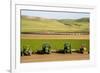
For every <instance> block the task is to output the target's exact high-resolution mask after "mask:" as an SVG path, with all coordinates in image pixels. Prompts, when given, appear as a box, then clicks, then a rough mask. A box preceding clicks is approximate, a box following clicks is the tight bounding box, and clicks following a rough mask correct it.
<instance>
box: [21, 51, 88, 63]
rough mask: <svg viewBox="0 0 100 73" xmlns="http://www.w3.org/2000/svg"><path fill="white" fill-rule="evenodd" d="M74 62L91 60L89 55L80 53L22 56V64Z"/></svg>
mask: <svg viewBox="0 0 100 73" xmlns="http://www.w3.org/2000/svg"><path fill="white" fill-rule="evenodd" d="M73 60H89V54H87V53H84V54H79V53H72V54H58V53H52V54H44V55H40V54H33V55H32V56H22V57H21V63H28V62H45V61H73Z"/></svg>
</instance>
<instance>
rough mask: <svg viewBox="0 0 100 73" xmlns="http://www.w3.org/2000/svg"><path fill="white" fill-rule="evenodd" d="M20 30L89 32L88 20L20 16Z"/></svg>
mask: <svg viewBox="0 0 100 73" xmlns="http://www.w3.org/2000/svg"><path fill="white" fill-rule="evenodd" d="M86 20H87V21H86ZM55 28H56V29H55ZM21 32H89V21H88V18H81V19H59V20H58V19H46V18H42V17H28V16H21Z"/></svg>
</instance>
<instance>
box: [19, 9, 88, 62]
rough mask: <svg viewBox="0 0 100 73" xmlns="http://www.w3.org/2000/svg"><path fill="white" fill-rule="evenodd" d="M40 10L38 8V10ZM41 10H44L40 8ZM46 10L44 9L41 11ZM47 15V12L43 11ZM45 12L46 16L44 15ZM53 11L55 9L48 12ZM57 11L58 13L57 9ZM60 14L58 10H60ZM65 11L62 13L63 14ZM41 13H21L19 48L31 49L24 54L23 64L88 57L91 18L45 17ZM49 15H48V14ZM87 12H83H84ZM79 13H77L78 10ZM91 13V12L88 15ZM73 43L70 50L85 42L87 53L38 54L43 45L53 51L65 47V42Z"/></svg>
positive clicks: (85, 58) (22, 57) (84, 58)
mask: <svg viewBox="0 0 100 73" xmlns="http://www.w3.org/2000/svg"><path fill="white" fill-rule="evenodd" d="M37 12H38V11H37ZM40 13H41V11H40ZM42 13H43V12H42ZM44 13H45V15H46V12H44ZM44 13H43V15H44ZM49 13H51V14H53V13H52V12H49ZM56 14H57V12H56ZM58 14H59V12H58ZM63 14H64V13H62V14H60V15H63ZM45 15H44V17H41V15H40V16H27V15H21V22H20V24H21V25H20V26H21V32H20V35H21V36H20V41H21V42H20V49H21V53H22V50H23V48H27V46H28V47H29V48H30V49H31V50H32V52H34V53H32V55H31V56H25V55H24V56H21V63H28V62H45V61H69V60H70V61H71V60H89V52H90V51H89V50H90V49H89V48H90V38H89V17H85V16H84V17H81V18H73V19H69V18H57V16H59V15H55V17H56V18H54V17H53V15H52V18H50V17H48V18H46V17H45ZM47 15H48V14H47ZM83 15H84V14H83ZM76 16H77V13H76ZM88 16H89V14H88ZM65 17H66V16H65ZM66 42H68V43H70V44H71V49H72V50H73V49H74V50H79V49H80V47H81V46H82V45H83V44H84V46H85V47H86V51H85V52H86V53H85V54H81V53H79V52H76V51H75V52H72V53H70V54H69V53H67V54H64V52H63V53H58V52H53V53H49V54H47V53H46V54H38V53H37V51H38V50H42V45H43V44H44V43H48V44H49V45H50V46H51V48H50V49H51V50H56V51H58V50H64V44H65V43H66Z"/></svg>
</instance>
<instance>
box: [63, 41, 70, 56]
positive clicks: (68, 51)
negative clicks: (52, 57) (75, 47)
mask: <svg viewBox="0 0 100 73" xmlns="http://www.w3.org/2000/svg"><path fill="white" fill-rule="evenodd" d="M64 53H70V54H71V53H72V51H71V44H70V43H68V42H66V43H65V44H64Z"/></svg>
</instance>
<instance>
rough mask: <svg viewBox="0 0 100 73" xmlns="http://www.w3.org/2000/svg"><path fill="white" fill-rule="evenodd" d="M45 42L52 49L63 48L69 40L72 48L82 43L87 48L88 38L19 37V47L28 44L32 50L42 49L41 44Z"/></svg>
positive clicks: (77, 47) (76, 47)
mask: <svg viewBox="0 0 100 73" xmlns="http://www.w3.org/2000/svg"><path fill="white" fill-rule="evenodd" d="M45 42H48V43H49V44H50V45H51V49H52V50H60V49H61V50H63V48H64V43H65V42H70V43H71V46H72V49H79V48H80V47H81V45H82V44H85V45H86V48H87V49H89V40H77V39H71V40H68V39H21V48H23V47H24V46H27V45H28V46H30V48H32V50H33V51H37V50H41V49H42V45H43V43H45Z"/></svg>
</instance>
